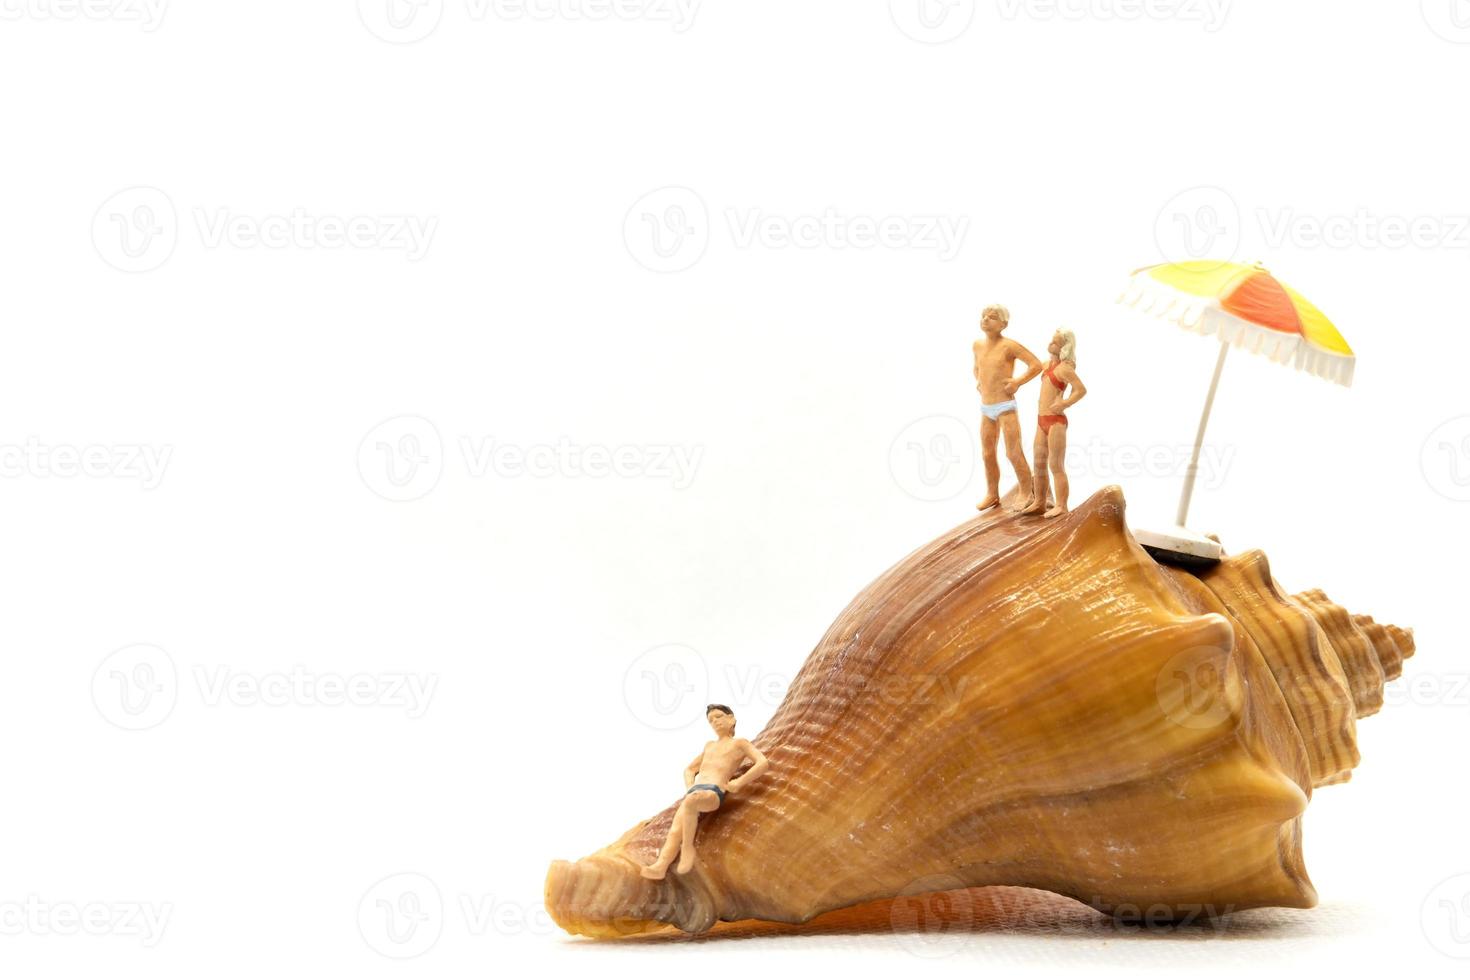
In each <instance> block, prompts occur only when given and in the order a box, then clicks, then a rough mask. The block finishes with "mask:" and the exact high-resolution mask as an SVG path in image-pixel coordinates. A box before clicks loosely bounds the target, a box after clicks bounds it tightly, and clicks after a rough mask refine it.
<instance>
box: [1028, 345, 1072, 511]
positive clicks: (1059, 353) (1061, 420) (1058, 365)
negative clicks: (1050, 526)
mask: <svg viewBox="0 0 1470 980" xmlns="http://www.w3.org/2000/svg"><path fill="white" fill-rule="evenodd" d="M1046 350H1047V353H1049V354H1050V355H1051V362H1050V363H1048V364H1047V366H1046V372H1045V373H1046V380H1045V381H1043V382H1042V383H1041V405H1040V407H1039V408H1038V409H1037V411H1036V445H1035V446H1034V447H1033V449H1032V459H1033V461H1034V462H1035V463H1036V493H1035V495H1034V496H1033V497H1032V498H1031V499H1030V500H1029V501H1027V503H1026V505H1025V506H1024V507H1022V508H1021V513H1023V514H1040V513H1041V512H1042V511H1043V510H1046V491H1047V485H1046V484H1047V479H1046V475H1047V469H1048V467H1049V468H1050V470H1051V483H1052V496H1053V497H1054V498H1055V500H1056V506H1054V507H1052V508H1051V510H1046V513H1045V514H1043V515H1042V516H1044V517H1058V516H1060V515H1062V514H1065V513H1066V512H1067V465H1066V464H1067V415H1066V412H1067V409H1069V408H1071V407H1072V406H1073V405H1075V404H1077V403H1078V402H1079V401H1081V400H1082V396H1083V395H1085V394H1087V389H1086V388H1085V387H1083V385H1082V379H1081V378H1079V377H1077V338H1076V336H1074V335H1073V333H1072V331H1070V330H1058V331H1057V332H1056V333H1054V334H1052V338H1051V343H1050V344H1048V345H1047V347H1046ZM1068 385H1071V386H1072V393H1071V394H1070V395H1068V394H1067V386H1068Z"/></svg>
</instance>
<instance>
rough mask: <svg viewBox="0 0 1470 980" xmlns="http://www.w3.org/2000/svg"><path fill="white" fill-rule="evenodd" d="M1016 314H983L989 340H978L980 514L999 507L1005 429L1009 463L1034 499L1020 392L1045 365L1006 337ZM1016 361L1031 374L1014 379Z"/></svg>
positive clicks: (992, 309)
mask: <svg viewBox="0 0 1470 980" xmlns="http://www.w3.org/2000/svg"><path fill="white" fill-rule="evenodd" d="M1010 322H1011V314H1010V311H1009V310H1007V309H1006V308H1005V307H1004V306H998V305H997V306H987V307H986V308H985V310H984V312H983V313H981V314H980V329H981V330H983V331H984V332H985V336H983V337H981V338H980V339H979V340H977V341H975V344H974V351H975V387H976V388H978V389H980V411H981V412H982V413H983V414H984V416H985V417H984V418H983V419H981V420H980V448H981V450H982V452H983V455H984V457H985V489H986V494H985V499H984V500H982V501H980V503H978V504H976V505H975V509H976V510H989V509H990V508H992V507H994V506H995V505H996V504H999V503H1000V463H999V462H998V461H997V460H996V458H995V444H996V442H997V440H998V439H999V437H1000V433H1001V431H1002V430H1004V431H1005V437H1006V458H1008V459H1009V460H1010V461H1011V467H1012V468H1013V469H1014V470H1015V471H1016V480H1017V482H1019V483H1020V485H1021V499H1022V500H1029V499H1030V498H1031V496H1032V494H1033V490H1032V486H1031V468H1030V467H1028V466H1027V465H1026V452H1025V450H1023V449H1022V448H1021V420H1020V418H1019V417H1018V416H1017V415H1016V397H1015V396H1016V392H1017V391H1018V390H1019V389H1020V387H1021V386H1022V385H1024V384H1025V383H1026V382H1028V381H1030V380H1031V379H1032V378H1034V377H1036V376H1037V375H1038V374H1040V373H1041V361H1040V360H1038V359H1037V357H1036V355H1035V354H1033V353H1031V352H1030V351H1029V350H1027V349H1026V348H1024V347H1022V346H1021V345H1020V344H1018V343H1016V342H1015V341H1014V340H1011V339H1009V338H1007V337H1002V336H1001V332H1002V331H1003V330H1005V328H1006V327H1008V326H1010ZM1017 359H1019V360H1022V361H1024V362H1026V367H1027V371H1026V373H1025V374H1023V375H1021V377H1019V378H1017V377H1015V374H1016V361H1017Z"/></svg>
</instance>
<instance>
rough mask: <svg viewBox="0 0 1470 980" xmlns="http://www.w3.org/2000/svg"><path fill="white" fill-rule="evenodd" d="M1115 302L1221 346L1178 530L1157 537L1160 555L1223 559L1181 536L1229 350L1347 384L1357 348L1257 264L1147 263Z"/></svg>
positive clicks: (1212, 547) (1209, 546) (1211, 547)
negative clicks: (1207, 427)
mask: <svg viewBox="0 0 1470 980" xmlns="http://www.w3.org/2000/svg"><path fill="white" fill-rule="evenodd" d="M1118 302H1119V303H1121V304H1123V305H1124V306H1128V307H1132V308H1133V309H1136V310H1139V311H1140V312H1143V313H1147V314H1150V315H1152V316H1155V317H1158V318H1159V319H1161V320H1166V321H1168V322H1170V323H1173V324H1176V325H1178V326H1180V327H1182V328H1184V329H1185V330H1189V331H1191V332H1193V333H1197V334H1200V335H1201V336H1205V337H1215V338H1216V339H1218V340H1219V342H1220V355H1219V357H1218V358H1216V360H1215V374H1214V377H1212V378H1211V379H1210V387H1209V391H1208V392H1207V393H1206V395H1205V407H1204V411H1203V412H1202V413H1201V415H1200V420H1199V430H1198V432H1197V433H1196V435H1195V439H1194V454H1193V455H1192V456H1191V457H1190V461H1189V469H1188V470H1186V471H1185V476H1184V491H1183V493H1181V494H1180V496H1179V512H1178V516H1177V518H1176V521H1175V523H1176V525H1177V526H1176V527H1175V528H1174V530H1173V531H1172V532H1169V533H1166V534H1157V533H1156V534H1154V535H1153V536H1152V537H1154V538H1155V539H1156V542H1157V548H1158V549H1160V550H1165V551H1172V552H1173V553H1174V554H1175V555H1178V556H1181V557H1186V558H1196V559H1205V560H1215V559H1218V558H1219V557H1220V553H1221V552H1220V547H1219V545H1218V544H1216V543H1215V542H1213V541H1211V540H1208V539H1204V538H1201V537H1199V536H1198V535H1194V534H1192V533H1189V532H1184V527H1185V522H1186V520H1187V519H1188V517H1189V501H1190V497H1191V496H1192V495H1193V494H1194V481H1195V477H1196V476H1197V475H1198V473H1199V457H1200V447H1201V446H1202V445H1203V444H1204V439H1205V428H1206V426H1207V425H1209V421H1210V409H1211V408H1212V407H1213V406H1214V404H1215V391H1216V389H1217V388H1218V387H1219V386H1220V372H1221V371H1222V370H1224V368H1225V356H1226V355H1227V354H1229V353H1230V348H1232V347H1237V348H1240V349H1242V350H1246V351H1249V352H1250V353H1252V354H1260V355H1262V356H1264V357H1268V358H1270V359H1271V360H1272V361H1275V362H1276V363H1278V364H1289V365H1291V366H1292V367H1295V368H1296V369H1297V370H1299V371H1306V372H1308V373H1309V374H1315V375H1316V376H1317V377H1319V378H1324V379H1326V380H1328V381H1333V382H1336V383H1337V384H1340V385H1343V386H1347V385H1351V384H1352V381H1353V366H1354V364H1355V358H1354V356H1353V350H1352V348H1351V347H1349V346H1348V344H1347V341H1346V340H1344V339H1343V337H1342V334H1341V333H1339V332H1338V330H1337V328H1336V327H1334V326H1333V325H1332V321H1331V320H1329V319H1327V316H1326V315H1325V314H1324V313H1323V312H1322V311H1321V310H1319V309H1317V307H1315V306H1313V305H1312V304H1311V303H1310V302H1309V301H1308V300H1307V299H1306V297H1304V296H1303V295H1302V294H1301V293H1299V292H1297V291H1296V290H1294V289H1292V288H1291V287H1290V286H1288V285H1286V284H1285V283H1283V282H1281V281H1280V280H1279V279H1277V278H1276V277H1275V276H1273V275H1271V273H1270V272H1268V271H1267V270H1266V269H1265V268H1264V267H1263V266H1261V265H1259V264H1257V265H1242V264H1240V263H1236V262H1215V261H1210V260H1207V259H1206V260H1197V261H1192V262H1167V263H1164V264H1162V265H1153V266H1148V267H1146V268H1143V269H1139V270H1138V271H1137V272H1135V273H1134V274H1133V278H1132V280H1131V281H1130V282H1129V283H1128V287H1127V288H1126V289H1125V290H1124V291H1123V294H1122V295H1121V296H1120V297H1118ZM1139 540H1140V542H1143V541H1144V538H1143V537H1142V536H1140V537H1139ZM1145 546H1148V545H1147V543H1146V542H1145ZM1150 550H1154V548H1152V547H1151V548H1150Z"/></svg>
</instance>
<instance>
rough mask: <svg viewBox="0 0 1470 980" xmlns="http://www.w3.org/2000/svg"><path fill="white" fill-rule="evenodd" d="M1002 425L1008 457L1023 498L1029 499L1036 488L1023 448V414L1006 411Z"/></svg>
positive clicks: (1001, 421)
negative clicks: (1033, 484)
mask: <svg viewBox="0 0 1470 980" xmlns="http://www.w3.org/2000/svg"><path fill="white" fill-rule="evenodd" d="M1000 425H1001V428H1002V429H1003V430H1004V431H1005V434H1006V458H1007V459H1009V460H1010V461H1011V468H1012V469H1013V470H1015V471H1016V482H1017V483H1019V484H1020V485H1021V499H1022V500H1027V499H1029V498H1030V497H1031V495H1032V493H1034V492H1035V488H1034V487H1033V486H1032V482H1031V467H1030V466H1027V465H1026V450H1024V449H1022V448H1021V416H1020V415H1019V414H1018V413H1016V412H1015V411H1014V410H1013V411H1009V412H1006V413H1005V414H1004V415H1002V416H1001V417H1000ZM1043 499H1044V498H1043Z"/></svg>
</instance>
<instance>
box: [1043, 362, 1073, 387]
mask: <svg viewBox="0 0 1470 980" xmlns="http://www.w3.org/2000/svg"><path fill="white" fill-rule="evenodd" d="M1051 371H1052V366H1051V365H1050V364H1048V365H1047V366H1046V371H1045V372H1044V373H1045V374H1046V380H1048V381H1050V382H1051V383H1052V384H1054V385H1056V386H1057V390H1058V391H1066V390H1067V386H1066V385H1065V384H1064V383H1062V382H1061V381H1058V380H1057V376H1056V375H1055V374H1052V373H1051Z"/></svg>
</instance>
